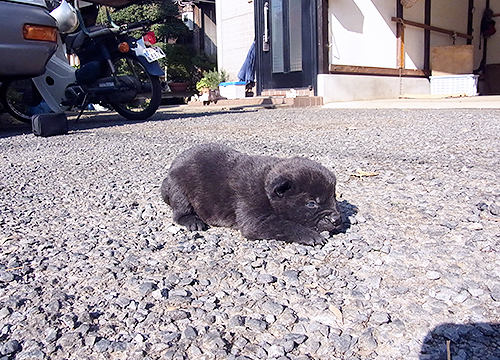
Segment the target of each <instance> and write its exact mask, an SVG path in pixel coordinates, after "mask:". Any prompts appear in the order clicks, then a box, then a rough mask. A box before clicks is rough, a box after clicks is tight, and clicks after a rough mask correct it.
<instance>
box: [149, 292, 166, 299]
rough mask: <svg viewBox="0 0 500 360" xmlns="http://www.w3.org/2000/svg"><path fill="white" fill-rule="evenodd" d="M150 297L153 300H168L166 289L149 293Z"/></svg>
mask: <svg viewBox="0 0 500 360" xmlns="http://www.w3.org/2000/svg"><path fill="white" fill-rule="evenodd" d="M151 296H152V297H153V299H155V300H164V299H166V298H168V290H167V289H156V290H155V291H153V292H152V293H151Z"/></svg>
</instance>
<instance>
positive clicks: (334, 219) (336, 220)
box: [328, 212, 342, 226]
mask: <svg viewBox="0 0 500 360" xmlns="http://www.w3.org/2000/svg"><path fill="white" fill-rule="evenodd" d="M328 218H329V220H330V221H331V223H332V224H333V225H334V226H339V225H341V224H342V216H341V215H340V214H339V213H338V212H337V213H334V214H331V215H330V216H328Z"/></svg>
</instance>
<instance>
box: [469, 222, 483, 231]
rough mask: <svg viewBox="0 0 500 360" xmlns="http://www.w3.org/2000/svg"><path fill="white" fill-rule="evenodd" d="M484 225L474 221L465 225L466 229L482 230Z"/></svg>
mask: <svg viewBox="0 0 500 360" xmlns="http://www.w3.org/2000/svg"><path fill="white" fill-rule="evenodd" d="M483 228H484V226H483V224H481V223H480V222H475V223H472V224H470V225H468V226H467V229H468V230H473V231H479V230H483Z"/></svg>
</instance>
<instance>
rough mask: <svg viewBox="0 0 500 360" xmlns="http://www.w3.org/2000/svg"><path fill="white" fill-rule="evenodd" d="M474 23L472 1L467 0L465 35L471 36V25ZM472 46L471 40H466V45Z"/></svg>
mask: <svg viewBox="0 0 500 360" xmlns="http://www.w3.org/2000/svg"><path fill="white" fill-rule="evenodd" d="M473 21H474V0H469V11H468V13H467V35H472V32H473V31H474V29H473V27H472V25H473ZM470 44H472V39H467V45H470Z"/></svg>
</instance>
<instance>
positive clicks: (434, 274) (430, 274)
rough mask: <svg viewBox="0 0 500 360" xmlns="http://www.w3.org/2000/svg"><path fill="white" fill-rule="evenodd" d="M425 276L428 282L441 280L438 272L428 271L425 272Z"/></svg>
mask: <svg viewBox="0 0 500 360" xmlns="http://www.w3.org/2000/svg"><path fill="white" fill-rule="evenodd" d="M425 276H426V277H427V279H429V280H438V279H440V278H441V273H440V272H438V271H434V270H429V271H427V273H426V274H425Z"/></svg>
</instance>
